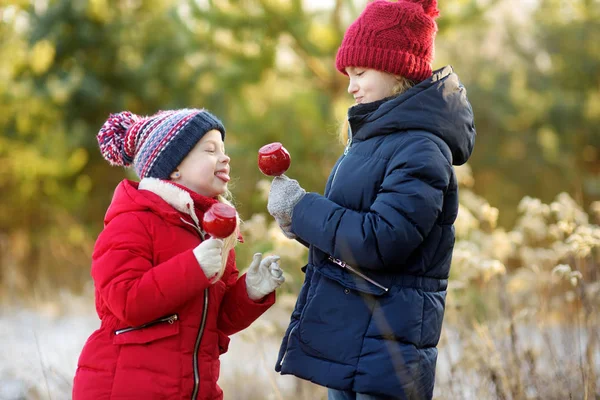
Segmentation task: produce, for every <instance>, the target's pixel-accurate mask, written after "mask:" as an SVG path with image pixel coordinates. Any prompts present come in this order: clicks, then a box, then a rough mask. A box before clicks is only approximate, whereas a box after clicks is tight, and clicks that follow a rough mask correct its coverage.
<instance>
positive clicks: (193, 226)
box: [179, 217, 205, 240]
mask: <svg viewBox="0 0 600 400" xmlns="http://www.w3.org/2000/svg"><path fill="white" fill-rule="evenodd" d="M179 219H180V220H181V221H182V222H183V223H184V224H186V225H189V226H191V227H192V228H194V229H195V230H196V232H198V233H199V234H200V237H201V238H202V240H204V235H205V233H204V231H203V230H202V229H201V228H200V227H198V226H196V224H192V223H191V222H188V221H186V220H185V219H184V218H183V217H179Z"/></svg>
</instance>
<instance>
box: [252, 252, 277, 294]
mask: <svg viewBox="0 0 600 400" xmlns="http://www.w3.org/2000/svg"><path fill="white" fill-rule="evenodd" d="M261 259H262V254H261V253H256V254H254V258H253V259H252V263H251V264H250V267H249V268H248V272H247V273H246V290H247V291H248V297H249V298H250V299H251V300H254V301H256V300H260V299H262V298H263V297H265V296H266V295H268V294H269V293H271V292H272V291H274V290H275V289H277V288H278V287H279V286H281V284H282V283H283V282H285V278H284V276H283V271H282V270H281V268H279V264H277V261H279V256H269V257H265V259H264V260H262V261H261Z"/></svg>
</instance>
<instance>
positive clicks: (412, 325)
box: [268, 0, 475, 400]
mask: <svg viewBox="0 0 600 400" xmlns="http://www.w3.org/2000/svg"><path fill="white" fill-rule="evenodd" d="M437 16H438V10H437V3H436V0H399V1H398V2H395V3H392V2H387V1H385V0H375V1H373V2H371V3H369V4H368V5H367V6H366V8H365V10H364V11H363V12H362V14H361V15H360V16H359V17H358V19H357V20H356V21H355V22H354V23H353V24H352V25H351V26H350V27H349V28H348V30H347V32H346V33H345V35H344V39H343V42H342V44H341V46H340V48H339V50H338V53H337V57H336V67H337V69H338V70H339V71H340V72H341V73H343V74H345V75H347V76H348V78H349V86H348V92H349V93H350V94H351V95H352V96H353V97H354V99H355V100H356V104H355V105H354V106H353V107H351V108H350V109H349V111H348V129H347V135H348V138H347V146H346V149H345V150H344V153H343V154H342V155H341V157H340V158H339V160H338V161H337V163H336V164H335V166H334V167H333V170H332V172H331V175H330V176H329V179H328V181H327V184H326V188H325V195H324V196H321V195H319V194H317V193H306V192H305V191H304V189H302V188H301V187H300V185H299V184H298V182H297V181H295V180H293V179H290V178H288V177H286V176H281V177H277V178H275V179H274V180H273V183H272V186H271V191H270V194H269V201H268V210H269V212H270V213H271V215H273V217H275V219H276V221H277V222H278V223H279V225H280V227H281V228H282V230H283V231H284V233H285V234H286V236H288V237H290V238H296V239H297V240H299V241H300V242H302V243H304V244H306V245H307V246H309V248H310V252H309V259H308V264H307V266H306V267H305V273H306V277H305V281H304V284H303V286H302V289H301V291H300V294H299V296H298V300H297V303H296V307H295V309H294V312H293V313H292V316H291V321H290V324H289V327H288V329H287V331H286V334H285V337H284V339H283V343H282V345H281V350H280V353H279V357H278V360H277V364H276V370H277V371H279V372H281V373H282V374H293V375H295V376H297V377H300V378H303V379H307V380H310V381H312V382H314V383H316V384H319V385H322V386H326V387H328V388H329V399H330V400H338V399H345V400H349V399H361V400H366V399H431V398H432V396H433V387H434V381H435V366H436V360H437V348H436V346H437V344H438V341H439V338H440V333H441V328H442V320H443V317H444V307H445V298H446V288H447V284H448V276H449V270H450V262H451V258H452V249H453V247H454V227H453V223H454V220H455V219H456V215H457V212H458V188H457V181H456V176H455V174H454V170H453V167H452V165H461V164H463V163H465V162H466V161H467V159H468V158H469V156H470V155H471V151H472V150H473V144H474V141H475V127H474V122H473V113H472V109H471V106H470V104H469V102H468V100H467V97H466V90H465V88H464V87H463V86H462V85H461V83H460V82H459V80H458V77H457V76H456V74H455V73H454V72H453V70H452V68H451V67H450V66H447V67H445V68H442V69H440V70H437V71H434V72H432V70H431V62H432V58H433V52H434V37H435V33H436V31H437V25H436V23H435V21H434V19H435V18H436V17H437Z"/></svg>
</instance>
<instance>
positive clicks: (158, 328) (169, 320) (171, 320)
mask: <svg viewBox="0 0 600 400" xmlns="http://www.w3.org/2000/svg"><path fill="white" fill-rule="evenodd" d="M178 333H179V318H178V316H177V314H173V315H170V316H168V317H164V318H160V319H157V320H156V321H152V322H149V323H147V324H144V325H140V326H137V327H130V328H124V329H118V330H116V331H115V335H114V337H113V344H144V343H150V342H154V341H156V340H159V339H163V338H166V337H170V336H174V335H177V334H178Z"/></svg>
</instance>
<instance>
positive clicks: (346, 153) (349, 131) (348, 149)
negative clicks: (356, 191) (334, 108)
mask: <svg viewBox="0 0 600 400" xmlns="http://www.w3.org/2000/svg"><path fill="white" fill-rule="evenodd" d="M350 147H352V128H351V127H350V122H348V141H347V142H346V148H345V149H344V158H342V159H341V160H340V162H339V163H338V166H337V168H336V169H335V172H334V173H333V179H332V180H331V187H332V188H333V184H334V182H335V177H336V176H337V173H338V171H339V170H340V167H341V166H342V163H343V162H344V160H345V159H346V156H347V155H348V152H349V151H350Z"/></svg>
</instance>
